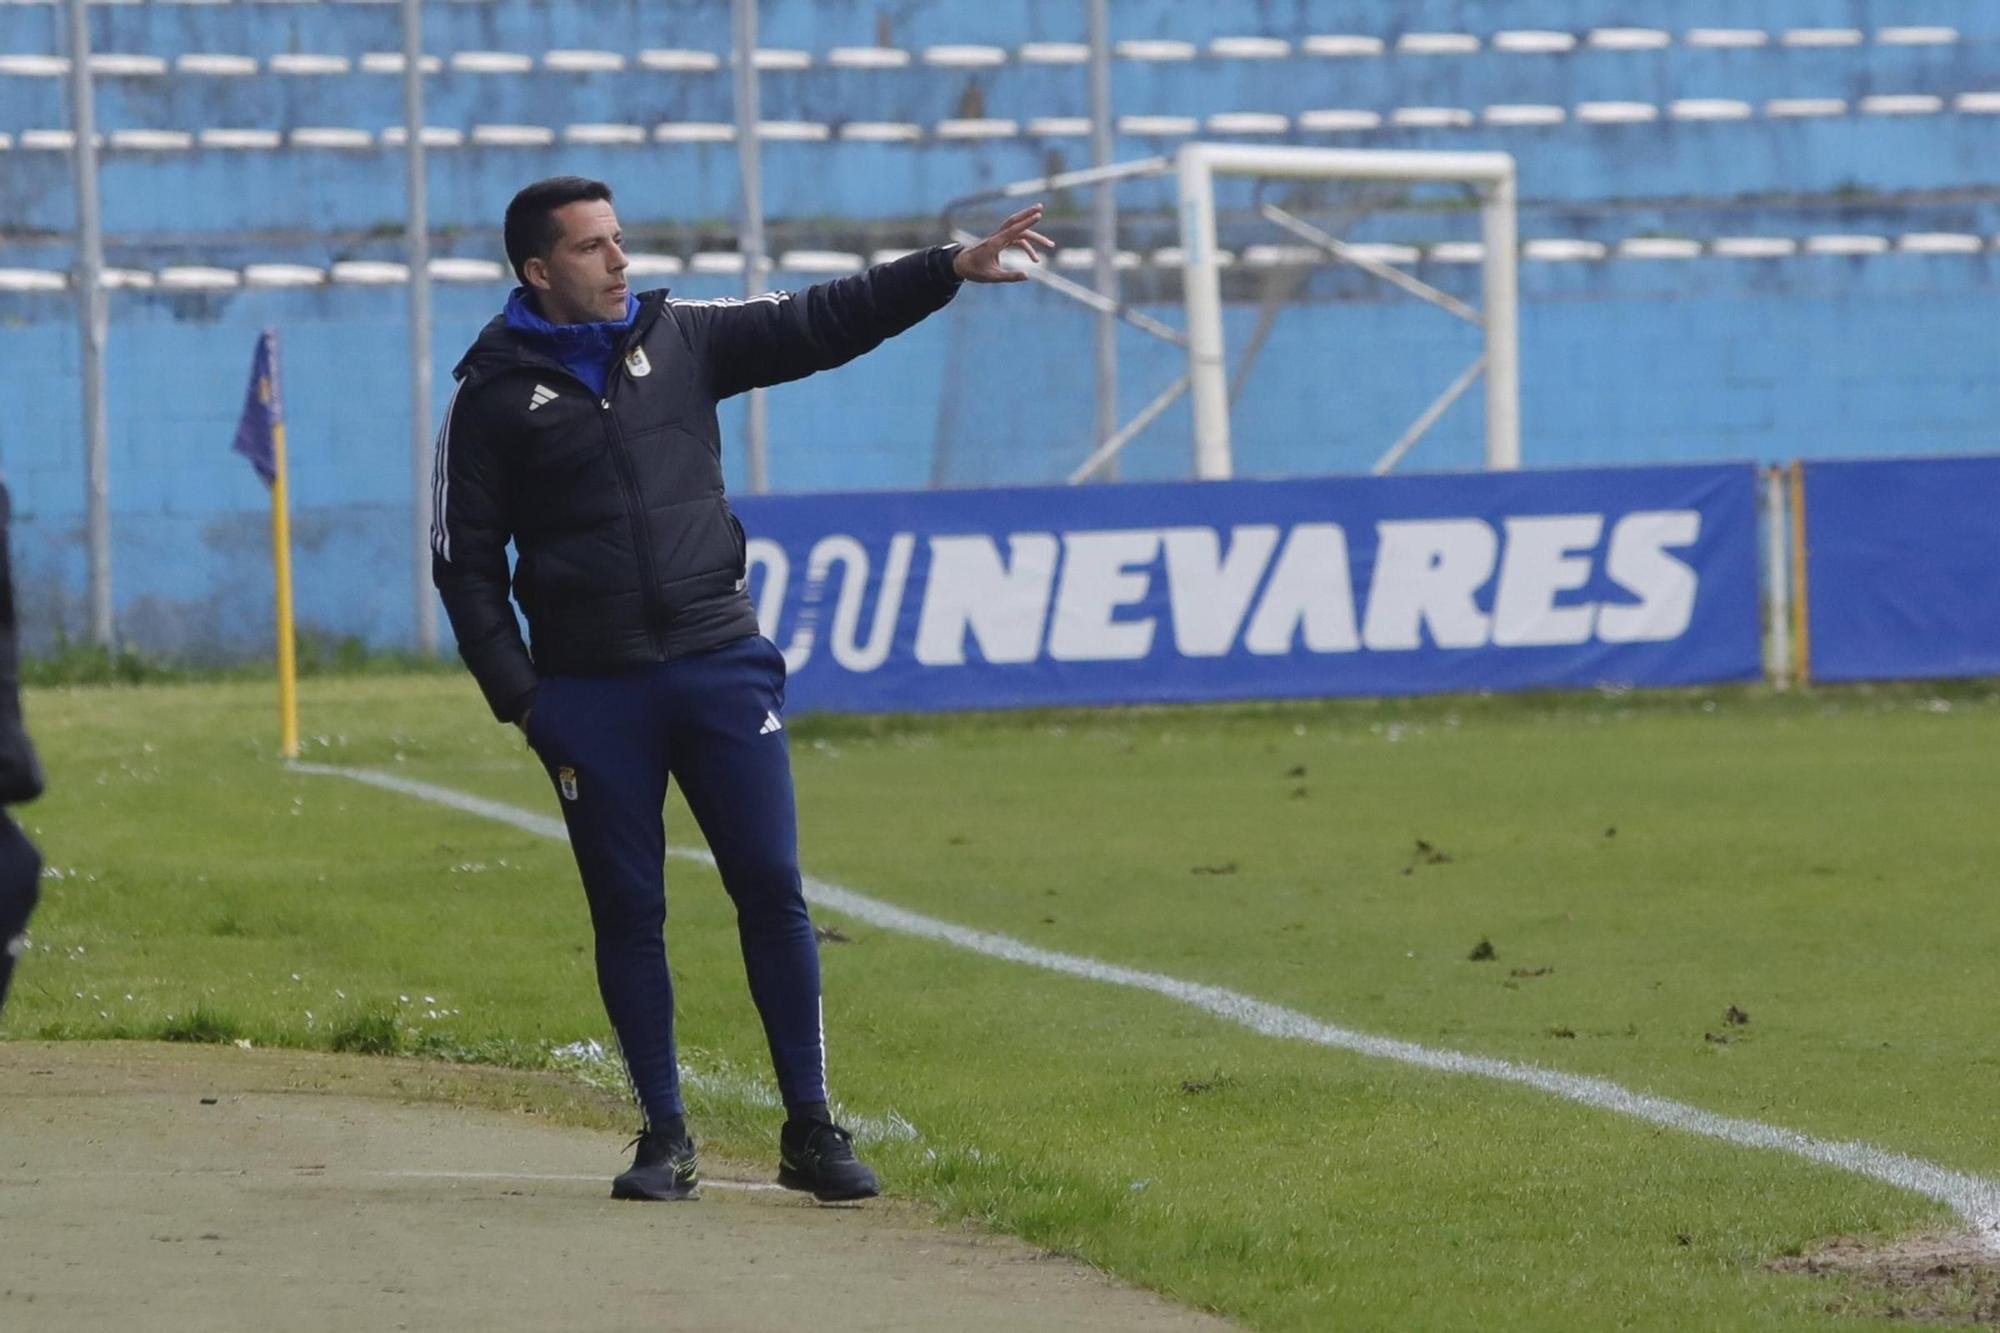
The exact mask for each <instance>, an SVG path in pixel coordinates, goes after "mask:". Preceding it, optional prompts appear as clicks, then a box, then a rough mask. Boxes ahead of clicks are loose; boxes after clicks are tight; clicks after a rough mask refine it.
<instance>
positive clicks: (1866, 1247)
mask: <svg viewBox="0 0 2000 1333" xmlns="http://www.w3.org/2000/svg"><path fill="white" fill-rule="evenodd" d="M1765 1266H1766V1267H1767V1268H1769V1269H1770V1270H1771V1271H1772V1272H1775V1273H1798V1274H1803V1275H1806V1276H1809V1277H1818V1278H1827V1279H1831V1280H1832V1281H1833V1282H1835V1283H1836V1284H1837V1285H1838V1288H1839V1295H1838V1296H1837V1297H1836V1298H1835V1299H1833V1300H1832V1301H1830V1302H1829V1303H1828V1305H1827V1311H1828V1313H1830V1314H1836V1315H1851V1316H1854V1317H1856V1318H1868V1319H1883V1318H1887V1319H1901V1320H1906V1321H1908V1322H1910V1323H1913V1324H1955V1325H1960V1326H1971V1327H1984V1328H2000V1255H1996V1254H1995V1253H1994V1252H1993V1251H1992V1250H1991V1249H1989V1248H1987V1247H1985V1246H1983V1245H1981V1243H1980V1242H1979V1240H1978V1239H1977V1238H1976V1237H1973V1236H1969V1235H1966V1234H1964V1233H1963V1232H1959V1233H1932V1234H1928V1235H1922V1236H1906V1237H1904V1238H1903V1239H1901V1240H1893V1241H1887V1242H1883V1241H1869V1240H1862V1239H1858V1238H1856V1237H1853V1236H1836V1237H1834V1238H1833V1239H1832V1240H1828V1241H1823V1242H1821V1243H1820V1244H1818V1245H1816V1246H1814V1247H1812V1248H1811V1249H1810V1250H1809V1251H1808V1252H1807V1253H1805V1254H1800V1255H1788V1256H1786V1257H1784V1258H1782V1259H1774V1260H1772V1261H1771V1262H1770V1263H1769V1264H1767V1265H1765Z"/></svg>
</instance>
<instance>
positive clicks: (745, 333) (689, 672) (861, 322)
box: [431, 176, 1050, 1200]
mask: <svg viewBox="0 0 2000 1333" xmlns="http://www.w3.org/2000/svg"><path fill="white" fill-rule="evenodd" d="M1041 212H1042V210H1041V207H1040V205H1036V206H1035V207H1032V208H1028V209H1024V210H1023V211H1021V212H1019V213H1016V214H1015V215H1014V216H1012V217H1010V218H1008V219H1007V221H1006V222H1005V223H1004V224H1002V226H1001V227H1000V229H999V230H998V231H996V232H994V233H993V234H992V235H991V236H988V237H987V238H986V239H985V240H983V241H981V242H980V243H979V244H977V245H974V246H971V247H968V248H961V247H958V246H955V245H948V246H938V247H935V248H932V249H928V250H920V251H917V252H915V253H913V254H910V255H907V256H905V257H903V258H901V259H898V260H896V261H894V262H893V263H888V264H880V265H877V266H876V267H874V268H871V269H869V270H867V271H866V272H864V273H859V274H856V275H854V276H853V277H847V278H840V279H837V280H835V281H832V282H826V283H821V284H819V285H818V286H814V287H809V288H807V289H806V290H804V291H801V292H797V293H783V292H778V293H772V294H770V295H766V296H759V297H755V298H753V299H751V300H748V301H734V300H713V301H688V300H679V299H674V298H672V297H670V296H669V295H668V294H667V292H666V291H664V290H660V291H651V292H646V293H643V294H640V295H634V294H633V293H632V292H631V291H630V290H629V288H628V287H627V285H626V281H625V270H626V256H625V249H624V243H623V239H624V238H623V236H622V234H621V233H620V231H619V227H618V217H617V214H616V212H615V211H614V210H613V208H612V197H611V190H610V188H609V187H608V186H606V185H604V184H603V183H602V182H599V181H592V180H585V179H583V178H581V177H576V176H559V177H555V178H553V179H550V180H544V181H537V182H536V183H535V184H533V185H530V186H528V187H527V188H526V189H524V190H522V191H521V192H520V193H519V194H517V195H515V196H514V200H513V202H512V203H510V204H509V205H508V206H507V219H506V246H507V258H508V259H509V261H511V262H512V264H513V266H514V273H515V275H516V276H517V277H518V278H519V279H520V282H521V285H520V286H519V287H517V288H515V289H514V292H513V294H512V296H511V297H509V299H508V301H507V307H506V309H505V311H504V312H502V313H501V314H500V315H499V316H497V317H495V318H494V319H493V321H492V322H491V323H489V324H488V325H487V326H486V328H485V330H484V331H482V332H481V333H480V335H479V337H478V339H477V340H476V341H475V342H474V343H473V344H472V347H471V349H470V350H469V351H467V352H466V354H465V357H464V359H463V360H462V361H460V362H459V364H458V367H457V369H456V370H455V371H454V375H455V377H456V379H457V381H458V388H457V390H456V391H455V392H454V393H453V394H452V398H451V404H450V406H449V407H447V408H446V409H445V415H444V422H443V425H442V427H441V428H440V430H439V432H438V442H437V461H436V471H435V473H434V478H433V496H432V499H433V517H432V527H431V550H432V561H431V569H432V577H433V579H434V581H435V582H436V584H437V588H438V591H439V593H440V594H441V595H442V596H443V598H444V605H445V610H446V612H447V613H448V614H449V615H450V617H451V625H452V630H453V632H454V633H455V634H456V635H457V638H458V647H459V652H460V654H461V655H462V656H463V657H464V659H465V663H466V665H467V666H468V667H469V668H471V671H472V674H473V677H474V678H475V679H476V680H477V681H478V683H479V688H480V690H481V692H482V693H483V694H484V695H485V696H486V702H487V704H488V705H489V706H490V707H491V708H492V710H493V713H494V716H495V717H497V718H499V719H500V720H501V721H502V722H512V723H515V724H517V725H519V726H520V728H521V729H522V731H523V732H524V733H525V735H526V736H527V739H528V744H529V745H530V746H531V747H532V748H533V749H534V751H535V753H536V755H537V756H539V757H540V759H541V761H542V764H543V766H544V767H545V768H546V769H547V770H548V774H549V779H550V781H551V782H552V783H553V784H554V786H555V789H556V796H557V800H558V804H559V805H560V806H561V807H562V812H563V819H564V821H565V822H566V823H567V825H568V827H569V836H570V843H571V846H572V848H573V849H574V851H575V853H576V863H577V868H578V870H579V871H580V872H581V873H582V877H583V888H584V895H585V897H586V898H587V899H588V901H589V904H590V918H591V925H592V929H593V931H594V933H595V936H596V941H597V982H598V989H599V992H600V993H601V994H602V996H603V999H604V1008H605V1012H606V1013H607V1014H608V1015H609V1017H610V1020H611V1026H612V1028H613V1030H614V1031H615V1032H616V1033H617V1034H618V1044H619V1046H620V1048H621V1049H622V1052H623V1055H624V1058H625V1063H626V1068H627V1069H628V1070H629V1072H630V1074H631V1077H632V1085H633V1089H634V1091H635V1092H636V1094H637V1098H638V1102H639V1107H640V1110H641V1113H642V1115H643V1117H644V1122H645V1123H644V1125H643V1126H642V1127H641V1129H640V1132H639V1137H638V1139H637V1140H636V1141H635V1144H634V1146H635V1148H636V1149H637V1151H636V1153H635V1155H634V1158H633V1162H632V1166H631V1168H630V1169H629V1170H627V1171H625V1172H624V1173H623V1174H621V1175H619V1176H618V1177H617V1178H616V1179H615V1180H614V1181H613V1182H612V1187H611V1193H612V1197H614V1198H620V1199H683V1198H688V1197H690V1196H691V1195H692V1194H693V1192H694V1188H695V1183H696V1161H695V1149H694V1142H693V1140H692V1139H691V1138H690V1137H689V1135H688V1130H687V1124H686V1121H685V1119H684V1114H685V1108H684V1106H683V1104H682V1101H681V1089H680V1075H679V1070H678V1067H677V1065H676V1062H675V1055H674V1009H673V990H672V985H671V982H670V981H669V978H668V972H667V957H666V947H665V936H664V931H665V921H666V891H665V870H664V865H665V857H666V833H665V826H664V822H663V817H662V807H663V805H664V803H665V800H666V794H667V783H668V779H669V777H671V778H673V779H676V780H678V781H679V782H680V784H681V791H682V794H683V795H684V796H685V797H686V798H687V803H688V808H689V809H690V810H692V811H693V813H694V817H695V821H696V822H697V823H698V824H699V825H700V826H701V831H702V833H703V835H704V836H705V837H706V838H707V839H708V845H709V848H710V849H711V850H712V851H713V852H714V853H715V860H716V865H717V868H718V869H719V870H720V871H721V874H722V882H723V886H724V887H725V888H726V889H727V890H728V892H729V896H730V898H731V899H732V900H733V901H734V903H735V905H736V919H737V931H738V934H739V936H740V938H741V942H742V947H743V964H744V968H745V970H746V971H747V972H748V974H749V980H750V993H751V996H752V998H753V999H754V1000H755V1002H756V1005H757V1012H758V1015H759V1016H760V1017H761V1018H762V1020H763V1024H764V1033H765V1037H766V1038H767V1040H768V1041H769V1043H770V1048H771V1062H772V1064H773V1066H774V1067H775V1069H776V1072H777V1078H778V1088H779V1091H780V1092H781V1094H782V1095H783V1097H784V1102H785V1110H786V1119H785V1123H784V1126H783V1128H782V1129H781V1130H780V1132H779V1136H778V1179H779V1181H780V1182H781V1183H782V1184H784V1185H787V1186H789V1187H791V1188H793V1189H800V1190H809V1191H811V1192H812V1193H813V1194H815V1195H816V1196H818V1197H819V1198H821V1199H828V1200H831V1199H859V1198H867V1197H869V1196H871V1195H874V1194H876V1193H877V1192H878V1191H879V1186H878V1184H877V1182H876V1179H875V1174H874V1172H872V1171H870V1170H869V1169H868V1167H867V1166H865V1165H864V1164H863V1163H862V1162H861V1161H860V1160H859V1159H858V1158H857V1157H856V1156H855V1153H854V1146H853V1140H852V1137H851V1136H850V1135H849V1134H848V1133H847V1131H846V1130H844V1129H842V1128H840V1127H839V1126H838V1125H836V1124H834V1123H833V1119H832V1117H831V1115H830V1114H829V1112H828V1109H827V1101H828V1098H827V1089H826V1047H825V1034H824V1032H823V1030H822V1026H821V1020H820V971H819V946H818V942H817V940H816V939H815V938H814V935H813V927H812V922H811V920H810V919H808V917H807V915H806V904H805V899H804V897H803V895H802V894H801V892H800V880H799V858H798V826H797V817H796V812H795V809H794V806H793V796H792V774H791V760H790V756H789V754H788V751H787V748H786V744H785V733H784V729H783V724H782V721H781V719H782V716H783V712H784V698H785V662H784V657H783V656H782V655H781V654H780V653H779V651H778V649H777V647H776V646H775V645H773V644H772V643H771V642H770V641H769V640H768V639H765V638H764V637H762V636H761V635H760V634H759V633H758V632H757V616H756V613H755V611H754V609H753V608H752V606H751V604H750V598H749V595H748V593H747V592H746V591H745V558H744V534H743V525H742V524H741V523H739V522H738V521H737V520H736V517H735V516H734V515H733V514H731V513H730V511H729V502H728V501H727V500H726V499H725V498H724V496H723V487H722V436H721V429H720V426H719V424H718V422H717V419H716V404H717V403H719V402H721V401H722V400H723V399H725V398H728V397H731V396H732V395H735V394H739V393H743V392H745V391H746V390H749V389H755V388H760V387H763V386H766V385H772V384H783V383H785V382H786V381H788V380H796V379H802V378H804V377H805V376H807V375H810V374H813V373H814V372H815V371H821V370H831V369H832V368H833V367H835V366H839V365H842V364H844V363H846V362H848V361H851V360H853V359H854V358H855V357H857V356H860V355H861V354H862V353H863V352H866V351H869V350H871V349H872V348H874V347H876V346H878V345H879V344H880V343H881V342H882V341H883V340H884V339H886V338H890V337H894V336H895V335H896V334H898V333H901V332H902V331H903V330H905V329H907V328H909V327H910V326H911V325H913V324H915V323H917V322H918V321H919V320H921V319H923V318H924V317H925V316H927V315H929V314H931V313H932V312H934V311H937V310H939V309H942V308H943V307H944V306H945V304H946V303H947V302H949V301H950V300H951V299H952V297H953V296H954V295H956V294H957V292H958V288H959V285H960V284H961V283H962V282H1018V281H1021V280H1022V279H1023V278H1024V277H1025V275H1024V274H1021V273H1018V272H1012V271H1009V270H1007V269H1004V268H1003V267H1002V266H1001V262H1000V258H1001V255H1002V254H1003V253H1004V252H1005V251H1006V250H1008V249H1009V248H1010V247H1016V246H1018V247H1019V248H1020V249H1021V250H1022V251H1023V252H1025V253H1026V254H1027V256H1028V257H1029V258H1030V259H1031V260H1036V261H1037V262H1039V255H1037V253H1036V250H1035V247H1036V246H1037V245H1041V246H1049V245H1050V242H1049V241H1048V240H1047V238H1045V237H1043V236H1042V235H1041V234H1039V233H1038V232H1037V231H1035V230H1034V228H1035V225H1036V224H1037V223H1038V222H1039V221H1040V219H1041ZM509 540H512V542H513V543H514V547H515V552H516V564H515V568H514V572H513V576H512V580H511V584H510V580H509V577H508V568H507V543H508V542H509ZM510 591H511V593H512V596H513V598H514V600H515V601H517V602H519V604H520V607H521V611H522V613H523V615H524V616H525V617H526V619H527V623H528V634H529V637H530V639H531V640H532V642H533V648H532V649H530V648H529V647H528V645H527V644H525V643H523V642H522V639H521V633H520V630H519V628H518V624H517V622H516V620H515V617H514V611H513V608H512V607H511V606H510V605H509V604H508V596H509V593H510Z"/></svg>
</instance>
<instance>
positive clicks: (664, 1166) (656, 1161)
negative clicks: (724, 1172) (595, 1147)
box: [611, 1130, 700, 1202]
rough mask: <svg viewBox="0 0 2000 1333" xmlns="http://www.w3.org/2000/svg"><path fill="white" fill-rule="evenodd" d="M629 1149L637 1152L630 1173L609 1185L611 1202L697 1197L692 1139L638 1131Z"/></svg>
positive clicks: (627, 1172)
mask: <svg viewBox="0 0 2000 1333" xmlns="http://www.w3.org/2000/svg"><path fill="white" fill-rule="evenodd" d="M630 1146H631V1147H634V1148H636V1149H638V1151H637V1152H635V1153H634V1154H633V1155H632V1169H631V1170H629V1171H626V1172H625V1173H624V1174H622V1175H620V1176H619V1177H618V1178H617V1179H616V1180H613V1181H612V1182H611V1197H612V1198H614V1199H655V1200H660V1201H662V1202H665V1201H671V1200H675V1199H694V1198H698V1197H700V1196H699V1195H697V1194H696V1193H695V1155H694V1140H693V1139H691V1138H687V1137H682V1138H678V1139H669V1138H665V1137H662V1136H661V1135H658V1134H655V1133H653V1132H652V1131H651V1130H641V1131H640V1133H639V1137H638V1138H636V1139H633V1140H632V1142H631V1145H630Z"/></svg>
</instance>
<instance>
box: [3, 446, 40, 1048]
mask: <svg viewBox="0 0 2000 1333" xmlns="http://www.w3.org/2000/svg"><path fill="white" fill-rule="evenodd" d="M13 518H14V502H13V499H12V497H10V496H9V495H8V493H7V484H6V482H5V481H4V480H0V805H16V804H19V803H20V802H22V801H32V800H34V799H35V798H36V797H37V796H40V795H41V794H42V764H41V760H40V759H38V758H37V757H36V755H35V746H34V742H32V741H31V740H29V739H28V729H27V726H26V725H25V724H24V723H23V722H22V720H21V671H20V660H21V658H20V642H19V635H18V631H17V628H16V625H15V620H14V570H13V561H12V559H11V558H10V556H9V550H8V548H9V540H8V527H9V526H10V525H11V523H12V522H13ZM41 880H42V857H41V853H40V852H38V851H36V850H35V844H34V843H32V842H30V841H28V835H27V834H25V833H23V832H21V827H20V825H18V824H16V823H15V822H14V821H13V820H12V819H11V818H9V817H8V816H7V814H6V813H5V812H4V811H0V1009H4V1008H5V1007H6V1004H7V986H8V984H9V983H10V982H11V981H12V980H13V978H14V960H15V959H16V958H17V957H19V956H20V954H21V953H22V952H23V951H24V950H25V949H26V948H27V929H28V914H29V913H31V912H33V911H34V910H35V899H36V897H37V896H39V891H40V888H41Z"/></svg>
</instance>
